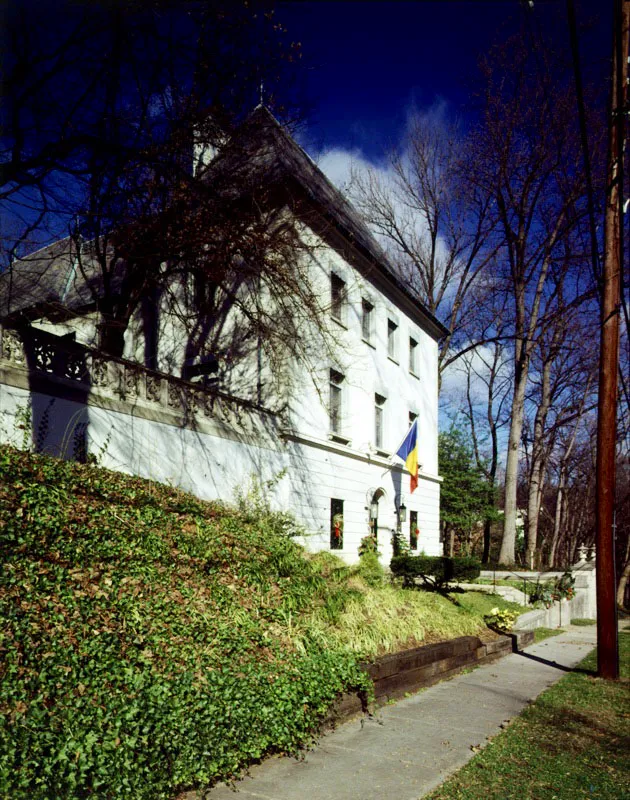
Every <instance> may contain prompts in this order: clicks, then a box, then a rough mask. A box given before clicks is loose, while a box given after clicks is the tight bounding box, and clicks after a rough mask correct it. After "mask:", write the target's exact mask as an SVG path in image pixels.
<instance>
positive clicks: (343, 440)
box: [328, 431, 352, 444]
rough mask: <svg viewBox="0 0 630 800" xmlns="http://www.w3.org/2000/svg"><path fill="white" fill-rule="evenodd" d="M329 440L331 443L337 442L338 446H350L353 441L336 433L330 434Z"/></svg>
mask: <svg viewBox="0 0 630 800" xmlns="http://www.w3.org/2000/svg"><path fill="white" fill-rule="evenodd" d="M328 438H329V439H330V441H331V442H337V444H350V442H351V441H352V440H351V439H350V438H349V437H348V436H343V434H341V433H334V432H333V431H331V432H330V433H329V434H328Z"/></svg>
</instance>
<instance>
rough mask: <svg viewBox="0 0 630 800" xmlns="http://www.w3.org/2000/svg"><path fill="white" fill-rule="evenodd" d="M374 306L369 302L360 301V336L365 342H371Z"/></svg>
mask: <svg viewBox="0 0 630 800" xmlns="http://www.w3.org/2000/svg"><path fill="white" fill-rule="evenodd" d="M373 312H374V306H373V305H372V303H370V302H369V300H362V301H361V336H362V337H363V339H364V340H365V341H366V342H371V341H372V316H373Z"/></svg>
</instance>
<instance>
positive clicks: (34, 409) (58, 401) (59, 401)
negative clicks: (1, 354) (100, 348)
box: [18, 327, 91, 463]
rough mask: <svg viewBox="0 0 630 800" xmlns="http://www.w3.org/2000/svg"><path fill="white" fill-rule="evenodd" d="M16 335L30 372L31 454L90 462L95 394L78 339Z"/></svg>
mask: <svg viewBox="0 0 630 800" xmlns="http://www.w3.org/2000/svg"><path fill="white" fill-rule="evenodd" d="M18 333H19V337H20V339H21V341H22V345H23V347H24V355H25V359H26V368H27V370H28V384H29V392H30V398H29V400H30V416H31V436H32V446H33V450H34V451H35V452H37V453H46V454H48V455H52V456H56V457H58V458H64V459H74V460H76V461H80V462H83V463H84V462H86V461H87V456H88V436H87V434H88V423H89V420H88V408H87V407H88V399H89V396H90V392H91V380H90V372H89V368H88V361H87V359H88V356H87V352H86V349H85V348H84V347H82V346H81V345H79V344H77V343H76V341H75V337H74V334H69V335H67V336H55V335H52V334H49V333H46V332H45V331H40V330H37V329H35V328H32V327H24V328H21V329H20V330H19V332H18Z"/></svg>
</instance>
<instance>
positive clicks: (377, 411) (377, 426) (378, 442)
mask: <svg viewBox="0 0 630 800" xmlns="http://www.w3.org/2000/svg"><path fill="white" fill-rule="evenodd" d="M385 400H386V398H385V397H383V395H381V394H375V395H374V445H375V446H376V447H377V448H379V449H382V447H383V428H384V425H385Z"/></svg>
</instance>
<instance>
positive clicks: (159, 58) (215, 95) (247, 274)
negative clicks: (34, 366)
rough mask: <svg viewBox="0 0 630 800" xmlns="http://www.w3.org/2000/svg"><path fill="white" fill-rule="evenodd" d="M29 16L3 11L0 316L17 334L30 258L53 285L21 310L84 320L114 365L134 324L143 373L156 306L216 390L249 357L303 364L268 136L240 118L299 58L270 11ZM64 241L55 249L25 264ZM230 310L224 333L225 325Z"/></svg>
mask: <svg viewBox="0 0 630 800" xmlns="http://www.w3.org/2000/svg"><path fill="white" fill-rule="evenodd" d="M29 12H32V8H31V7H30V4H29V3H26V4H23V5H21V6H20V5H19V4H15V8H13V9H12V11H11V13H10V15H9V25H8V31H7V34H6V41H5V44H6V45H7V47H6V49H5V57H4V60H3V80H4V86H5V87H6V88H7V89H8V91H6V92H4V94H3V96H2V103H3V105H4V108H3V112H4V118H6V119H7V120H8V124H7V126H6V127H5V129H4V131H3V136H2V148H3V153H2V155H3V158H2V162H3V165H2V170H1V171H0V191H1V192H2V197H3V198H4V201H5V210H6V211H7V219H8V220H9V224H8V225H7V226H6V227H5V229H4V233H5V238H4V240H3V243H2V244H3V248H2V250H3V254H4V256H5V266H7V267H8V266H9V265H11V264H12V263H14V262H15V259H16V256H19V257H20V261H19V264H18V267H19V268H17V267H16V268H15V275H16V281H15V282H12V280H11V279H10V280H9V281H8V285H9V289H8V292H7V293H5V297H4V298H3V300H4V303H5V307H4V308H3V312H2V313H3V314H4V316H5V317H7V318H9V319H11V320H13V321H16V320H20V319H21V320H22V321H25V322H28V318H27V316H25V312H26V306H25V299H24V297H22V296H20V295H21V293H22V294H23V292H22V290H23V289H24V287H25V285H26V284H27V283H28V281H27V277H28V273H29V269H30V270H31V272H32V274H33V277H34V278H35V277H37V278H40V277H42V272H43V269H44V267H42V261H43V260H44V259H46V258H47V259H48V261H49V265H50V273H51V274H52V273H54V272H55V270H56V269H58V268H59V266H60V259H61V258H63V260H64V266H65V269H66V270H67V272H68V276H69V277H68V286H66V287H65V288H64V290H63V292H59V297H56V298H55V302H54V303H51V304H50V308H48V309H42V307H41V305H40V306H39V307H38V313H50V314H53V315H55V318H57V317H63V316H64V315H66V314H68V313H80V312H81V310H82V309H84V308H87V307H88V306H90V307H91V308H95V309H96V311H97V313H98V319H99V323H98V327H99V342H98V344H99V346H100V347H101V348H102V349H104V350H105V351H107V352H108V353H110V354H112V355H114V356H120V355H122V352H123V346H124V337H125V334H126V332H127V331H128V329H129V325H130V321H131V320H132V319H136V320H137V321H138V322H139V325H140V327H141V329H142V330H143V333H144V342H145V352H144V361H145V363H146V364H147V365H148V366H153V367H155V366H156V350H155V332H153V333H152V331H151V328H152V326H153V327H155V325H156V324H157V321H156V316H157V315H158V314H159V312H160V310H161V309H164V308H166V307H168V310H169V312H170V313H171V314H172V315H175V316H179V319H180V321H181V322H182V323H183V324H184V327H185V330H187V334H186V337H187V338H186V342H185V343H184V346H183V347H182V354H181V360H183V361H184V362H186V361H189V360H190V359H191V358H193V356H196V355H199V354H200V353H202V354H205V355H207V356H208V357H211V358H213V359H215V360H220V361H221V362H222V364H223V365H224V374H225V377H227V373H228V372H229V371H231V372H232V373H233V374H236V371H237V370H236V366H237V364H238V363H239V362H240V361H241V360H242V356H243V355H245V354H247V353H251V352H252V351H255V350H261V351H263V352H264V360H265V362H266V363H268V364H270V369H269V372H270V374H273V375H278V377H279V376H280V374H281V373H280V371H279V370H277V369H274V368H273V367H272V366H271V365H272V364H274V361H275V362H276V363H275V366H276V367H277V366H279V362H280V361H283V360H284V359H286V357H287V355H288V350H291V353H290V354H291V356H293V357H299V358H308V356H309V354H310V352H311V351H312V349H313V348H315V347H320V346H321V342H320V341H319V339H317V341H316V339H314V338H313V337H312V335H311V332H312V330H313V328H314V329H315V330H316V331H318V332H319V333H323V331H324V327H325V326H324V325H323V312H324V308H323V305H324V304H323V303H322V302H321V298H320V297H319V296H318V295H317V294H316V293H315V292H314V291H313V290H312V288H309V285H308V283H307V282H306V281H305V280H304V277H305V276H304V269H305V266H304V265H305V260H306V258H305V257H308V256H309V255H312V253H305V250H306V245H305V243H304V240H303V239H301V238H300V236H299V232H298V228H297V224H296V219H297V218H298V216H299V215H298V214H297V211H298V208H297V203H296V202H294V198H293V197H291V196H290V194H289V193H288V192H284V193H283V191H282V188H281V184H282V180H281V176H278V175H276V174H275V173H274V161H273V158H272V155H271V153H270V151H271V149H272V147H273V146H274V145H275V144H277V141H280V140H281V138H282V135H281V133H280V132H279V129H278V126H277V124H276V123H275V122H274V121H272V120H271V119H269V120H267V119H266V118H263V117H264V114H263V112H262V111H261V112H260V113H259V114H258V117H257V125H253V123H252V122H251V117H250V116H248V114H249V112H250V111H251V108H252V107H253V105H254V104H255V103H256V102H259V100H260V97H259V91H260V90H259V85H260V82H261V80H262V79H264V80H265V98H264V99H265V101H266V102H267V103H269V104H274V96H273V87H274V85H276V84H277V83H278V82H279V80H280V72H281V71H282V70H284V67H285V66H286V65H287V64H290V63H291V62H292V61H295V60H296V59H297V58H298V56H299V46H298V45H296V44H295V43H292V42H291V41H290V40H288V39H287V37H286V32H285V31H284V30H283V29H282V26H281V25H279V24H278V23H277V22H276V21H275V19H274V18H273V12H272V9H271V8H270V6H269V5H267V4H264V3H254V4H250V3H247V2H243V3H241V4H239V3H236V4H234V3H230V4H228V3H199V2H185V3H170V2H166V3H161V4H158V5H156V4H153V3H150V2H147V3H143V2H140V3H137V4H134V5H132V6H129V4H126V3H123V2H114V3H109V4H106V3H103V4H89V5H88V4H85V5H81V4H68V5H64V4H61V5H58V6H56V7H55V9H54V14H52V12H51V10H47V9H43V12H42V14H41V15H39V14H38V15H34V14H32V13H29ZM282 74H283V78H284V77H285V76H286V70H284V72H283V73H282ZM283 83H287V81H286V80H284V81H283ZM287 97H288V98H289V100H290V93H289V92H287ZM276 107H279V103H276ZM285 111H286V113H285V116H288V117H289V118H291V117H292V116H293V115H294V112H293V110H292V108H290V107H289V108H288V110H287V109H286V107H285ZM273 137H275V138H276V141H275V142H272V139H273ZM195 152H196V154H197V156H200V158H199V160H198V163H197V164H193V153H195ZM26 206H28V207H29V211H28V213H23V209H24V208H25V207H26ZM64 233H65V234H66V237H67V238H66V240H65V244H64V243H60V244H59V245H55V246H54V247H52V248H49V249H48V250H44V251H41V250H39V251H37V252H35V253H31V252H30V251H32V250H36V249H37V246H38V245H40V244H45V243H46V242H47V241H50V239H55V238H58V237H59V236H60V235H63V234H64ZM64 248H65V249H64ZM62 251H63V252H62ZM12 272H13V271H11V276H12ZM18 273H19V276H20V280H18ZM11 276H10V278H11ZM46 280H47V278H46ZM62 295H63V296H62ZM70 300H72V301H73V302H74V305H73V306H72V308H69V307H67V308H64V307H63V306H64V304H66V302H70ZM191 300H192V301H194V302H192V304H191V302H190V301H191ZM191 307H194V308H195V314H194V316H192V315H191V313H190V309H191ZM235 309H236V313H237V314H238V315H239V319H240V320H241V324H240V325H239V326H234V325H231V326H230V325H228V323H227V319H228V317H229V314H230V313H233V312H234V310H235ZM320 338H321V337H320ZM181 360H180V363H179V364H178V365H176V366H177V367H181V366H182V364H181Z"/></svg>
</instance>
